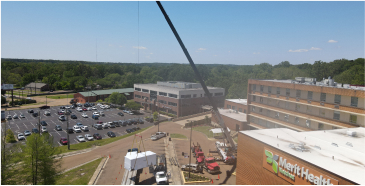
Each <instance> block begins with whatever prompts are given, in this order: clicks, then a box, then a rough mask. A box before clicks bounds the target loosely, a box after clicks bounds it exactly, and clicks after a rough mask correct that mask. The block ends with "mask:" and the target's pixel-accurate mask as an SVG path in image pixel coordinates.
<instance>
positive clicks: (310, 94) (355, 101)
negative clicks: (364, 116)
mask: <svg viewBox="0 0 365 186" xmlns="http://www.w3.org/2000/svg"><path fill="white" fill-rule="evenodd" d="M252 89H253V90H256V85H255V84H254V85H253V88H252ZM260 91H261V92H263V91H264V86H263V85H260ZM268 93H269V94H271V86H269V87H268ZM301 93H302V91H301V90H296V97H297V98H300V97H301ZM276 94H280V87H276ZM285 95H286V96H290V89H289V88H287V89H286V92H285ZM307 99H308V100H312V99H313V91H308V95H307ZM320 101H322V102H326V93H321V96H320ZM334 103H336V104H341V95H337V94H335V98H334ZM357 105H358V97H351V106H353V107H357Z"/></svg>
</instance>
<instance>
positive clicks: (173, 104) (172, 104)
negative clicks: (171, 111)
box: [168, 102, 177, 107]
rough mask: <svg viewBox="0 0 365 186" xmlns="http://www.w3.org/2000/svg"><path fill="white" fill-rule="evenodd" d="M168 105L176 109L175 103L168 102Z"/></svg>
mask: <svg viewBox="0 0 365 186" xmlns="http://www.w3.org/2000/svg"><path fill="white" fill-rule="evenodd" d="M168 105H171V106H174V107H176V106H177V103H174V102H169V104H168Z"/></svg>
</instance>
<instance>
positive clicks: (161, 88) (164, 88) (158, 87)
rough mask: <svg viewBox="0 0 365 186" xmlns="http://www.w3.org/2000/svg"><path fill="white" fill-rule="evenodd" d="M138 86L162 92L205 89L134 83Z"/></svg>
mask: <svg viewBox="0 0 365 186" xmlns="http://www.w3.org/2000/svg"><path fill="white" fill-rule="evenodd" d="M134 87H136V88H142V87H143V88H146V89H149V90H153V91H158V92H159V91H161V92H180V91H189V90H201V91H204V90H203V88H175V87H168V86H161V85H157V84H152V83H151V84H134ZM207 88H208V89H209V90H224V88H219V87H207Z"/></svg>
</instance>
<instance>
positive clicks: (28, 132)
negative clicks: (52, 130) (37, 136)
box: [24, 130, 32, 136]
mask: <svg viewBox="0 0 365 186" xmlns="http://www.w3.org/2000/svg"><path fill="white" fill-rule="evenodd" d="M31 134H32V133H30V131H29V130H26V131H24V136H29V135H31Z"/></svg>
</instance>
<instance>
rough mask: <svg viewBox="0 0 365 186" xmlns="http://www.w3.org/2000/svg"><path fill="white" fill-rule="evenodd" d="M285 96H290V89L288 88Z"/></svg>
mask: <svg viewBox="0 0 365 186" xmlns="http://www.w3.org/2000/svg"><path fill="white" fill-rule="evenodd" d="M285 95H286V96H290V89H289V88H287V89H286V94H285Z"/></svg>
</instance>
